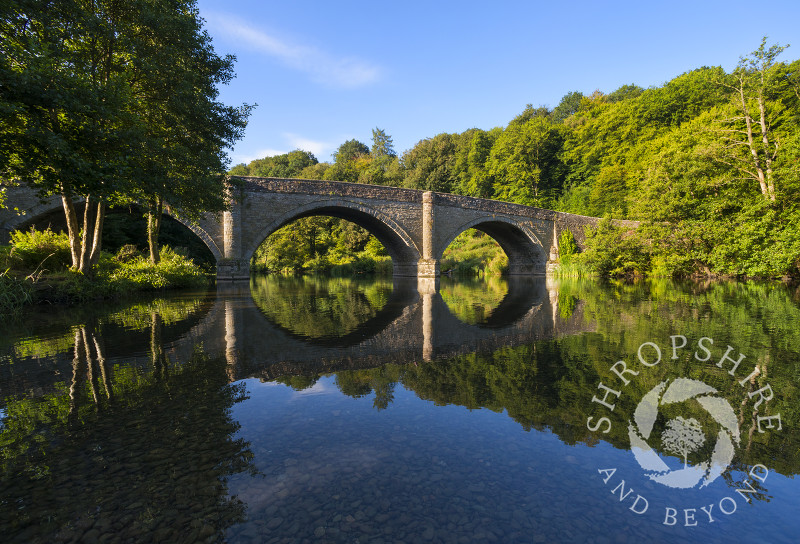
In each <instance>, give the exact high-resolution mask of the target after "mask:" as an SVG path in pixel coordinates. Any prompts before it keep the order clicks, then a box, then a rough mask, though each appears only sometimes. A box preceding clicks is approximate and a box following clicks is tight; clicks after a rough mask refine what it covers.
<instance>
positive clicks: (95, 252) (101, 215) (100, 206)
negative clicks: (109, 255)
mask: <svg viewBox="0 0 800 544" xmlns="http://www.w3.org/2000/svg"><path fill="white" fill-rule="evenodd" d="M105 218H106V205H105V203H104V202H103V201H102V200H100V201H98V202H97V211H96V212H95V222H94V236H93V237H92V251H91V252H90V253H89V266H90V267H91V268H92V269H93V268H94V265H96V264H97V262H98V261H99V260H100V250H101V249H102V246H103V222H104V221H105Z"/></svg>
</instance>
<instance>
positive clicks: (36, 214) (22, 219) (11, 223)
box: [3, 196, 222, 261]
mask: <svg viewBox="0 0 800 544" xmlns="http://www.w3.org/2000/svg"><path fill="white" fill-rule="evenodd" d="M75 204H76V205H78V206H80V205H82V204H83V200H75ZM22 212H23V214H20V215H16V216H14V217H11V218H9V219H8V220H7V221H5V222H4V223H3V229H4V230H7V231H8V233H9V234H10V233H11V232H14V231H18V230H25V229H27V228H29V227H31V226H33V225H35V224H37V223H39V222H40V221H42V219H43V218H45V217H47V216H49V215H55V214H58V213H59V212H60V213H61V214H63V213H64V212H63V204H62V201H61V197H60V196H53V197H50V198H49V199H46V200H40V201H38V202H37V203H35V204H34V205H32V206H30V207H27V208H26V209H24V210H22ZM164 215H166V216H168V217H170V218H172V219H174V220H175V221H177V222H178V223H180V224H181V225H183V226H184V227H186V228H187V229H189V230H190V231H191V232H192V233H194V235H195V236H197V237H198V238H199V239H200V240H201V241H202V242H203V244H205V246H206V247H207V248H208V250H209V251H210V252H211V254H212V255H213V256H214V260H215V261H219V260H220V259H222V252H221V251H220V248H219V246H217V244H216V242H214V239H213V237H212V236H211V235H210V234H209V233H208V232H206V230H205V229H203V228H202V226H200V225H199V224H197V223H194V222H192V221H189V220H187V219H186V218H184V217H182V216H181V214H179V213H175V211H174V210H171V209H169V207H168V206H167V207H165V208H164ZM59 218H61V216H59Z"/></svg>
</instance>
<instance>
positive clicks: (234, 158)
mask: <svg viewBox="0 0 800 544" xmlns="http://www.w3.org/2000/svg"><path fill="white" fill-rule="evenodd" d="M288 152H289V150H281V149H259V150H257V151H253V152H252V153H233V154H231V164H240V163H245V164H249V163H250V162H251V161H254V160H256V159H263V158H264V157H274V156H275V155H283V154H284V153H288Z"/></svg>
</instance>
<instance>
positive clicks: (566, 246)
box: [558, 230, 578, 264]
mask: <svg viewBox="0 0 800 544" xmlns="http://www.w3.org/2000/svg"><path fill="white" fill-rule="evenodd" d="M576 253H578V243H577V242H576V241H575V236H573V235H572V231H570V230H564V231H561V234H559V235H558V261H559V263H564V264H566V263H568V262H569V261H571V260H572V256H573V255H575V254H576Z"/></svg>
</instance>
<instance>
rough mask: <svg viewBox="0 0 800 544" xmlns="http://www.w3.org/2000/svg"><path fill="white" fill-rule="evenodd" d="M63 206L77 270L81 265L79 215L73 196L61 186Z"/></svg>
mask: <svg viewBox="0 0 800 544" xmlns="http://www.w3.org/2000/svg"><path fill="white" fill-rule="evenodd" d="M61 204H62V205H63V206H64V216H65V217H66V219H67V235H68V236H69V248H70V252H71V254H72V268H73V269H75V270H77V269H78V268H79V267H80V264H81V257H80V248H81V245H80V231H79V230H78V214H77V212H76V211H75V203H74V202H72V196H71V195H69V194H68V193H67V191H66V188H65V187H64V186H63V185H62V186H61Z"/></svg>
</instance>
